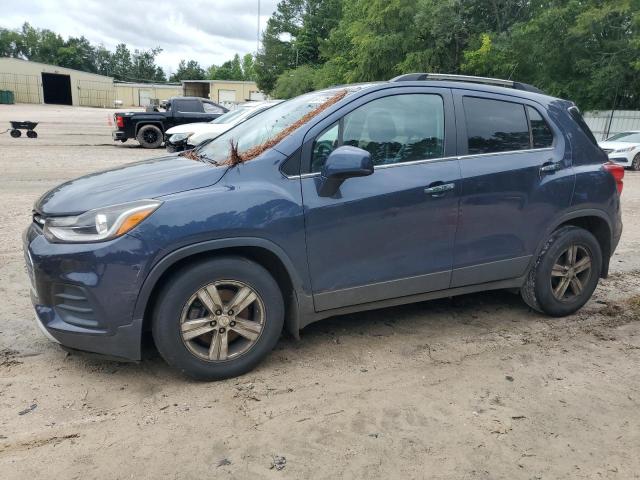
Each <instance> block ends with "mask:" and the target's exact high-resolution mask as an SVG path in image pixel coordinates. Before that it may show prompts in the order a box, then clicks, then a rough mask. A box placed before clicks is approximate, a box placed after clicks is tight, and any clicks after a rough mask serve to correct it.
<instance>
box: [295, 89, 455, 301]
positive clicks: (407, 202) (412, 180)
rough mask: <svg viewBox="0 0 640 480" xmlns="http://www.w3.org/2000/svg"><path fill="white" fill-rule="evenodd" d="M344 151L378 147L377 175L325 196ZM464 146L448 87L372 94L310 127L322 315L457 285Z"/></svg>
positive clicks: (306, 197) (313, 262) (313, 268)
mask: <svg viewBox="0 0 640 480" xmlns="http://www.w3.org/2000/svg"><path fill="white" fill-rule="evenodd" d="M339 145H351V146H356V147H359V148H363V149H365V150H367V151H369V153H371V156H372V160H373V163H374V165H375V171H374V173H373V175H370V176H368V177H361V178H351V179H348V180H346V181H345V182H344V183H343V184H342V185H341V186H340V189H339V191H338V192H337V193H336V194H335V195H334V196H332V197H321V196H319V195H318V182H319V172H320V170H321V168H322V166H323V165H324V162H325V161H326V159H327V157H328V156H329V154H330V153H331V152H332V151H333V150H334V149H335V148H336V147H337V146H339ZM455 148H456V143H455V123H454V115H453V103H452V100H451V93H450V91H449V90H448V89H442V88H426V87H425V88H417V87H415V88H408V87H405V88H394V89H389V90H382V91H377V92H373V93H371V94H370V95H367V96H365V97H363V98H359V99H357V100H356V101H354V102H353V103H352V104H350V105H348V106H346V107H344V108H343V109H341V111H339V112H336V113H334V114H333V115H332V116H331V117H330V118H328V119H326V120H325V121H323V122H322V123H321V124H318V125H316V126H315V127H314V128H312V129H311V130H310V131H309V133H308V134H307V136H306V137H305V143H304V145H303V150H302V160H303V163H302V164H303V175H302V178H301V183H302V194H303V201H304V211H305V224H306V236H307V249H308V252H307V253H308V259H309V268H310V273H311V282H312V286H313V295H314V303H315V308H316V310H317V311H321V310H330V309H334V308H339V307H345V306H351V305H357V304H363V303H368V302H375V301H379V300H385V299H389V298H396V297H403V296H408V295H414V294H418V293H423V292H429V291H434V290H440V289H444V288H447V287H448V286H449V282H450V276H451V266H452V259H453V257H452V253H453V242H454V235H455V229H456V222H457V216H458V192H459V182H460V170H459V167H458V161H457V159H456V158H455V156H454V154H455ZM305 166H306V167H305ZM435 186H439V187H444V188H441V189H436V190H433V187H435Z"/></svg>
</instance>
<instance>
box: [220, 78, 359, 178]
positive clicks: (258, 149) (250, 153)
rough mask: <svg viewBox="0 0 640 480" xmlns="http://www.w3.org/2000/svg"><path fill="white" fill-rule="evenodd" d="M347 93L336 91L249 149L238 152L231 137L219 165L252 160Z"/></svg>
mask: <svg viewBox="0 0 640 480" xmlns="http://www.w3.org/2000/svg"><path fill="white" fill-rule="evenodd" d="M347 93H348V92H347V90H341V91H340V92H338V93H336V94H335V95H334V96H332V97H331V98H329V99H327V100H326V101H324V102H322V103H321V104H319V105H318V106H317V107H316V108H314V109H313V110H311V111H310V112H308V113H306V114H305V115H304V116H302V117H301V118H300V119H299V120H298V121H297V122H295V123H292V124H291V125H289V126H288V127H287V128H285V129H283V130H281V131H280V132H279V133H278V134H277V135H276V136H274V137H272V138H270V139H269V140H267V141H265V142H263V143H261V144H260V145H256V146H255V147H251V148H250V149H248V150H246V151H244V152H239V151H238V142H237V141H235V142H234V141H233V139H231V140H230V142H229V143H230V145H229V156H228V157H227V159H226V160H225V161H223V162H221V163H219V165H229V166H231V167H233V166H234V165H238V164H240V163H244V162H248V161H249V160H253V159H254V158H256V157H257V156H258V155H260V154H262V153H263V152H265V151H266V150H268V149H270V148H271V147H273V146H275V145H276V144H278V143H279V142H280V141H282V140H283V139H284V138H286V137H287V136H289V135H290V134H291V133H292V132H293V131H295V130H297V129H298V128H299V127H301V126H302V125H304V124H305V123H307V122H308V121H309V120H311V119H312V118H313V117H315V116H316V115H318V114H320V113H322V112H323V111H325V110H326V109H327V108H329V107H330V106H331V105H334V104H335V103H337V102H339V101H340V100H342V99H343V98H344V97H345V96H346V95H347Z"/></svg>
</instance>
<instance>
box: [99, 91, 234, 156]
mask: <svg viewBox="0 0 640 480" xmlns="http://www.w3.org/2000/svg"><path fill="white" fill-rule="evenodd" d="M227 111H228V110H227V109H226V108H224V107H223V106H221V105H218V104H217V103H215V102H212V101H211V100H207V99H205V98H199V97H173V98H170V99H169V100H167V102H166V104H165V105H164V111H162V110H159V109H156V108H154V109H153V110H151V111H149V110H147V111H145V112H117V113H115V114H114V115H113V120H114V122H115V125H116V130H114V131H113V132H112V134H111V136H112V137H113V140H114V141H120V142H126V141H127V140H128V139H129V138H135V139H136V140H138V142H140V145H142V146H143V147H144V148H158V147H160V146H161V145H162V142H163V141H164V132H166V131H167V130H168V129H170V128H171V127H175V126H176V125H181V124H183V123H194V122H209V121H211V120H215V119H216V118H218V117H219V116H220V115H222V114H223V113H225V112H227Z"/></svg>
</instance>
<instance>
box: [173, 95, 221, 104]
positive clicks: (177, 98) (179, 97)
mask: <svg viewBox="0 0 640 480" xmlns="http://www.w3.org/2000/svg"><path fill="white" fill-rule="evenodd" d="M173 100H204V101H207V102H213V100H210V99H208V98H204V97H183V96H177V97H171V98H170V99H169V101H170V102H172V101H173ZM213 103H215V102H213Z"/></svg>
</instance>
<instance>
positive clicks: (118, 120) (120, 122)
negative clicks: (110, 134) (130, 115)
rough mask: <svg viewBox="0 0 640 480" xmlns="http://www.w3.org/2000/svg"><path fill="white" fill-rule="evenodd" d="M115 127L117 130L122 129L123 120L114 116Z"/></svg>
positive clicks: (118, 116)
mask: <svg viewBox="0 0 640 480" xmlns="http://www.w3.org/2000/svg"><path fill="white" fill-rule="evenodd" d="M115 117H116V127H118V128H124V118H122V117H121V116H120V115H116V116H115Z"/></svg>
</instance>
